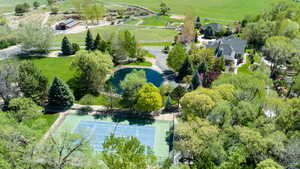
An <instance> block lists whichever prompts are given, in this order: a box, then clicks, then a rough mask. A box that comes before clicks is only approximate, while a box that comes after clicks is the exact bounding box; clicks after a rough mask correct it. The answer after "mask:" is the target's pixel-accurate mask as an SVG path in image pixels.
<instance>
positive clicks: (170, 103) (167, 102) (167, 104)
mask: <svg viewBox="0 0 300 169" xmlns="http://www.w3.org/2000/svg"><path fill="white" fill-rule="evenodd" d="M171 109H172V100H171V97H170V96H168V97H167V100H166V102H165V110H166V111H170V110H171Z"/></svg>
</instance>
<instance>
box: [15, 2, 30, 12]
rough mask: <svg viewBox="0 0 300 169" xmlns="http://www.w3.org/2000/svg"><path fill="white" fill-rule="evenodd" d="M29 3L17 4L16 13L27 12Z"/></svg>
mask: <svg viewBox="0 0 300 169" xmlns="http://www.w3.org/2000/svg"><path fill="white" fill-rule="evenodd" d="M29 9H30V5H29V4H28V3H24V4H17V5H16V7H15V12H16V14H23V13H25V12H29Z"/></svg>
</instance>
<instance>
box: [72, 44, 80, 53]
mask: <svg viewBox="0 0 300 169" xmlns="http://www.w3.org/2000/svg"><path fill="white" fill-rule="evenodd" d="M72 49H73V54H76V52H78V51H79V50H80V46H79V45H78V44H77V43H72Z"/></svg>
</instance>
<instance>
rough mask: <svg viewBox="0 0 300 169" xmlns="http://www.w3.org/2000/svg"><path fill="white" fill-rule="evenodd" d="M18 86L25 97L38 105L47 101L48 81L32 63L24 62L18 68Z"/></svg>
mask: <svg viewBox="0 0 300 169" xmlns="http://www.w3.org/2000/svg"><path fill="white" fill-rule="evenodd" d="M18 86H19V87H20V89H21V92H22V93H23V95H24V97H28V98H31V99H32V100H33V101H35V102H36V103H38V104H43V103H44V102H45V101H46V100H47V92H48V79H47V77H46V76H44V75H43V73H42V72H41V70H39V68H38V67H37V66H36V65H35V64H34V63H33V62H31V61H23V62H22V63H21V64H20V65H19V67H18Z"/></svg>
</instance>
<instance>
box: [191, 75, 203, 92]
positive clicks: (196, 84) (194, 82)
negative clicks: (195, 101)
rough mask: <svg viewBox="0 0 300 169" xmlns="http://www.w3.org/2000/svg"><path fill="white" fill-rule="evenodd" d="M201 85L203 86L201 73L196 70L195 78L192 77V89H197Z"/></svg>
mask: <svg viewBox="0 0 300 169" xmlns="http://www.w3.org/2000/svg"><path fill="white" fill-rule="evenodd" d="M199 86H202V80H201V77H200V75H199V73H198V72H196V73H195V74H194V76H193V79H192V84H191V89H192V90H195V89H197V88H198V87H199Z"/></svg>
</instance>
